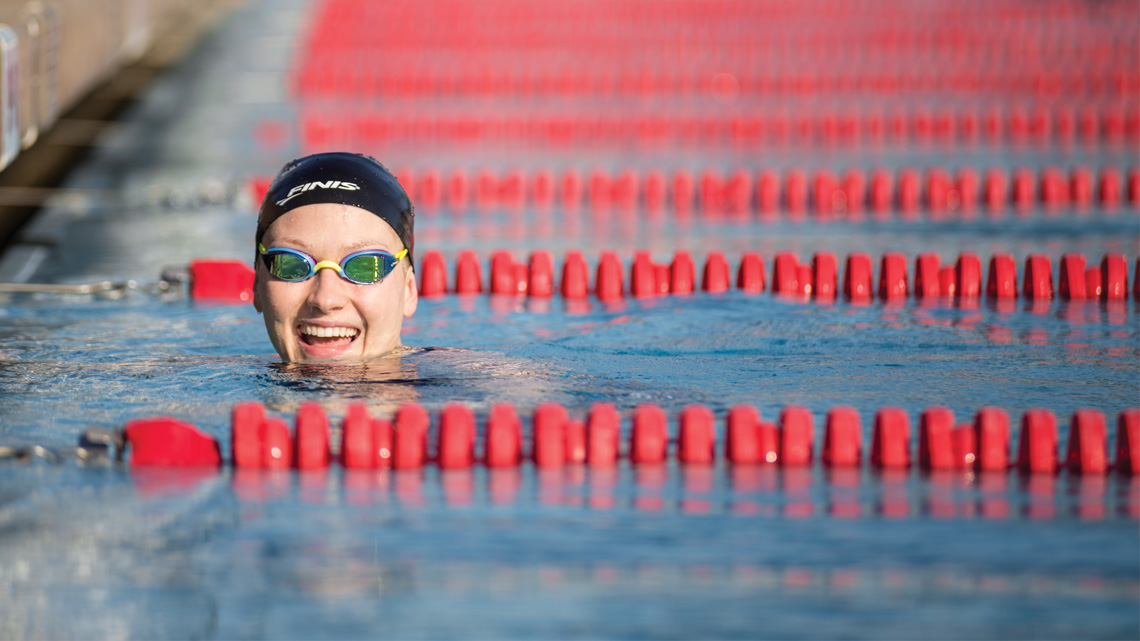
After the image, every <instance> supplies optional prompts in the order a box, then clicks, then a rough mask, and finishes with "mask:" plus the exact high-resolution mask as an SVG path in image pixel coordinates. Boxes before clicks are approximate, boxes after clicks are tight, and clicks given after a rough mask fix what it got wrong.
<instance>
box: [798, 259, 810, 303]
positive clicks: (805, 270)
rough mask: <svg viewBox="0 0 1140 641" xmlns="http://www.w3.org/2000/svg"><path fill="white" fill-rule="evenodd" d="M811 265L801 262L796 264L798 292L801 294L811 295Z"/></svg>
mask: <svg viewBox="0 0 1140 641" xmlns="http://www.w3.org/2000/svg"><path fill="white" fill-rule="evenodd" d="M811 279H812V272H811V265H807V264H800V265H797V266H796V293H797V294H800V295H801V296H811Z"/></svg>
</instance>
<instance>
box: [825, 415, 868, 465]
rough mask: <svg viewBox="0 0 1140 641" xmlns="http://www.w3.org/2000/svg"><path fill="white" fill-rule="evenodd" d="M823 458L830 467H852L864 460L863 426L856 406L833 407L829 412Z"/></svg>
mask: <svg viewBox="0 0 1140 641" xmlns="http://www.w3.org/2000/svg"><path fill="white" fill-rule="evenodd" d="M821 458H822V460H823V464H824V465H826V466H828V467H852V466H858V465H859V464H860V463H861V462H862V459H863V428H862V426H861V425H860V422H859V412H857V411H855V408H853V407H846V406H839V407H833V408H831V411H829V412H828V413H827V419H826V422H825V423H824V429H823V454H822V455H821Z"/></svg>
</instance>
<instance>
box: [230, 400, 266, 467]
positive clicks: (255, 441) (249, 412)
mask: <svg viewBox="0 0 1140 641" xmlns="http://www.w3.org/2000/svg"><path fill="white" fill-rule="evenodd" d="M264 420H265V406H264V405H262V404H261V403H257V402H253V401H250V402H246V403H238V404H236V405H234V408H233V410H232V411H231V412H230V448H231V452H230V458H231V459H232V461H233V465H234V467H251V468H252V467H261V454H262V450H261V423H262V422H263V421H264Z"/></svg>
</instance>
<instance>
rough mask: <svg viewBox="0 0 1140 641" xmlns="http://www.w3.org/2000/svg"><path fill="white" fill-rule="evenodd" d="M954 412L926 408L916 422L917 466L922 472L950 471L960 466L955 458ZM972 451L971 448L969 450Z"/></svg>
mask: <svg viewBox="0 0 1140 641" xmlns="http://www.w3.org/2000/svg"><path fill="white" fill-rule="evenodd" d="M953 433H954V412H952V411H950V409H949V408H946V407H928V408H926V410H924V411H923V412H922V416H921V417H919V420H918V465H919V467H921V468H922V469H924V470H929V471H938V470H952V469H955V468H957V467H961V466H962V457H961V456H957V457H956V456H955V450H954V438H953ZM971 449H972V448H971Z"/></svg>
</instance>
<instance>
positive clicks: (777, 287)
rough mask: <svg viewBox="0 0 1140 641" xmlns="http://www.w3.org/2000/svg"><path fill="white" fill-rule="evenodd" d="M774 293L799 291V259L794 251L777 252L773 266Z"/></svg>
mask: <svg viewBox="0 0 1140 641" xmlns="http://www.w3.org/2000/svg"><path fill="white" fill-rule="evenodd" d="M772 293H774V294H784V295H789V294H796V293H799V261H798V259H797V258H796V255H795V254H793V253H792V252H780V253H779V254H776V262H775V263H774V265H773V267H772Z"/></svg>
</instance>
